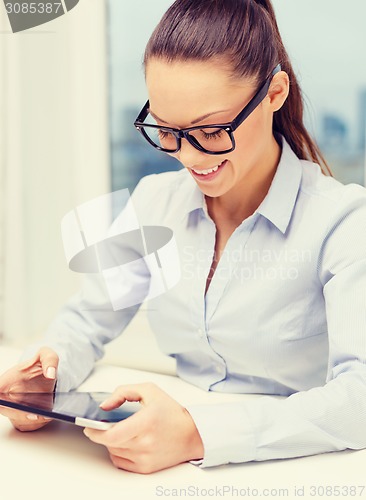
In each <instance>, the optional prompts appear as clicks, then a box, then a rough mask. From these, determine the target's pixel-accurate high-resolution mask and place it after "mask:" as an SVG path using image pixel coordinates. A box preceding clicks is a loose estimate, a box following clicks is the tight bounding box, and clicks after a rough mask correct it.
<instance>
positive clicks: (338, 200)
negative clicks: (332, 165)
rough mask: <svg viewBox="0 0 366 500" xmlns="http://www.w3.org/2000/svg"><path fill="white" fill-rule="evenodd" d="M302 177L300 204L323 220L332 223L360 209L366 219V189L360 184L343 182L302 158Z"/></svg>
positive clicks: (359, 211) (319, 219)
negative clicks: (325, 173)
mask: <svg viewBox="0 0 366 500" xmlns="http://www.w3.org/2000/svg"><path fill="white" fill-rule="evenodd" d="M299 161H300V164H301V169H302V179H301V184H300V189H299V200H298V201H299V203H300V204H302V208H304V209H307V210H309V213H311V214H312V215H313V216H315V215H316V216H317V219H314V224H316V221H318V222H319V223H320V221H321V220H322V219H323V221H324V222H326V221H327V222H328V224H327V225H329V226H333V225H334V224H337V223H339V222H340V221H341V220H343V219H345V218H346V217H347V216H348V214H351V213H353V212H354V211H357V212H358V213H359V214H360V215H359V216H360V217H361V218H362V217H365V221H366V188H364V187H363V186H361V185H359V184H355V183H352V184H343V183H342V182H340V181H338V180H337V179H335V178H334V177H330V176H326V175H324V174H323V173H322V171H321V169H320V167H319V165H317V164H316V163H312V162H310V161H306V160H299Z"/></svg>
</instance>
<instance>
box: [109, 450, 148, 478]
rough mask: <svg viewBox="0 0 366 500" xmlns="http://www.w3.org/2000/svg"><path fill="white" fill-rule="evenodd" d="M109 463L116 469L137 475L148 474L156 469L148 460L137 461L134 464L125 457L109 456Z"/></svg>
mask: <svg viewBox="0 0 366 500" xmlns="http://www.w3.org/2000/svg"><path fill="white" fill-rule="evenodd" d="M109 458H110V459H111V462H112V463H113V465H114V466H115V467H117V469H123V470H127V471H129V472H137V473H139V474H150V473H151V472H154V471H155V470H156V467H154V465H153V464H152V463H151V462H149V461H148V460H138V461H137V462H134V461H133V460H130V459H128V458H125V457H120V456H116V455H111V454H110V455H109Z"/></svg>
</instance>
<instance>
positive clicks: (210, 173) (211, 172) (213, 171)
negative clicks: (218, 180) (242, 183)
mask: <svg viewBox="0 0 366 500" xmlns="http://www.w3.org/2000/svg"><path fill="white" fill-rule="evenodd" d="M226 162H227V160H223V161H222V162H221V163H219V165H216V166H215V167H212V168H208V169H205V170H203V169H202V170H196V169H194V168H191V171H192V174H193V176H194V177H195V178H196V179H197V178H199V179H200V180H209V179H212V178H213V177H216V175H218V172H219V171H220V170H221V169H222V167H223V166H224V165H225V164H226Z"/></svg>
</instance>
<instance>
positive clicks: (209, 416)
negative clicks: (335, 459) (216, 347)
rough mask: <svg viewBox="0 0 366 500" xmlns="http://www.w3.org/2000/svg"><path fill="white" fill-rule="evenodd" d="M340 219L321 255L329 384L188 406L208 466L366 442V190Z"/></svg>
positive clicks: (321, 280)
mask: <svg viewBox="0 0 366 500" xmlns="http://www.w3.org/2000/svg"><path fill="white" fill-rule="evenodd" d="M334 220H335V222H333V223H332V224H331V225H330V228H329V231H328V233H327V235H326V237H325V239H324V244H323V247H322V249H321V252H320V256H319V261H318V276H319V280H320V284H321V286H322V288H323V293H324V298H325V303H326V313H327V322H328V335H329V359H328V374H327V380H326V381H325V385H324V386H322V387H315V388H313V389H311V390H309V391H304V392H299V393H296V394H293V395H291V396H289V397H288V398H286V399H276V398H274V397H269V396H266V397H261V398H258V400H255V401H252V400H250V401H248V402H243V403H231V404H225V405H209V406H208V405H195V406H189V407H187V409H188V411H189V412H190V414H191V416H192V418H193V420H194V422H195V424H196V426H197V429H198V431H199V433H200V435H201V438H202V440H203V444H204V449H205V454H204V460H203V462H202V465H203V466H213V465H219V464H223V463H229V462H230V463H236V462H247V461H253V460H258V461H259V460H269V459H276V458H290V457H297V456H305V455H313V454H318V453H324V452H330V451H336V450H344V449H346V448H350V449H361V448H364V447H366V423H365V422H366V206H365V198H364V195H363V196H362V197H359V198H358V199H355V200H352V201H351V202H350V203H348V209H347V211H346V213H345V210H344V208H343V214H342V217H335V218H334ZM304 356H306V353H305V352H304Z"/></svg>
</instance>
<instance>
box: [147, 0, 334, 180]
mask: <svg viewBox="0 0 366 500" xmlns="http://www.w3.org/2000/svg"><path fill="white" fill-rule="evenodd" d="M151 58H161V59H165V60H167V61H177V60H178V61H190V60H191V61H192V60H195V61H208V60H215V59H219V60H220V59H221V60H224V61H225V62H226V63H229V65H230V68H231V71H232V75H233V76H235V77H246V78H252V79H254V80H255V81H256V83H257V84H258V85H259V84H261V83H263V82H264V81H265V80H266V79H267V78H268V76H269V75H270V74H271V72H272V71H273V69H274V68H275V67H276V66H277V64H278V63H280V64H281V68H282V70H283V71H285V72H286V73H287V74H288V76H289V79H290V92H289V95H288V97H287V99H286V102H285V103H284V105H283V106H282V108H281V109H280V110H279V111H277V112H276V113H275V114H274V121H273V129H274V131H275V132H279V133H280V134H282V135H283V136H284V137H285V139H286V140H287V142H288V143H289V145H290V146H291V148H292V149H293V151H294V152H295V154H296V155H297V156H298V157H299V158H300V159H303V160H311V161H314V162H315V163H318V164H319V165H320V166H321V169H322V172H323V173H324V174H328V175H332V172H331V170H330V168H329V166H328V164H327V162H326V160H325V159H324V157H323V155H322V153H321V152H320V150H319V148H318V146H317V144H316V143H315V141H314V140H313V139H312V138H311V137H310V135H309V133H308V132H307V130H306V128H305V126H304V121H303V108H304V105H303V98H302V93H301V89H300V86H299V84H298V82H297V79H296V76H295V73H294V71H293V68H292V66H291V63H290V60H289V57H288V55H287V52H286V49H285V47H284V45H283V42H282V38H281V35H280V32H279V29H278V25H277V21H276V17H275V13H274V9H273V6H272V4H271V1H270V0H176V1H175V2H174V3H173V4H172V5H171V7H170V8H169V9H168V10H167V12H166V13H165V14H164V16H163V18H162V19H161V21H160V23H159V24H158V26H157V27H156V28H155V30H154V32H153V34H152V36H151V38H150V40H149V42H148V44H147V47H146V51H145V56H144V65H145V68H146V66H147V63H148V61H149V59H151Z"/></svg>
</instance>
